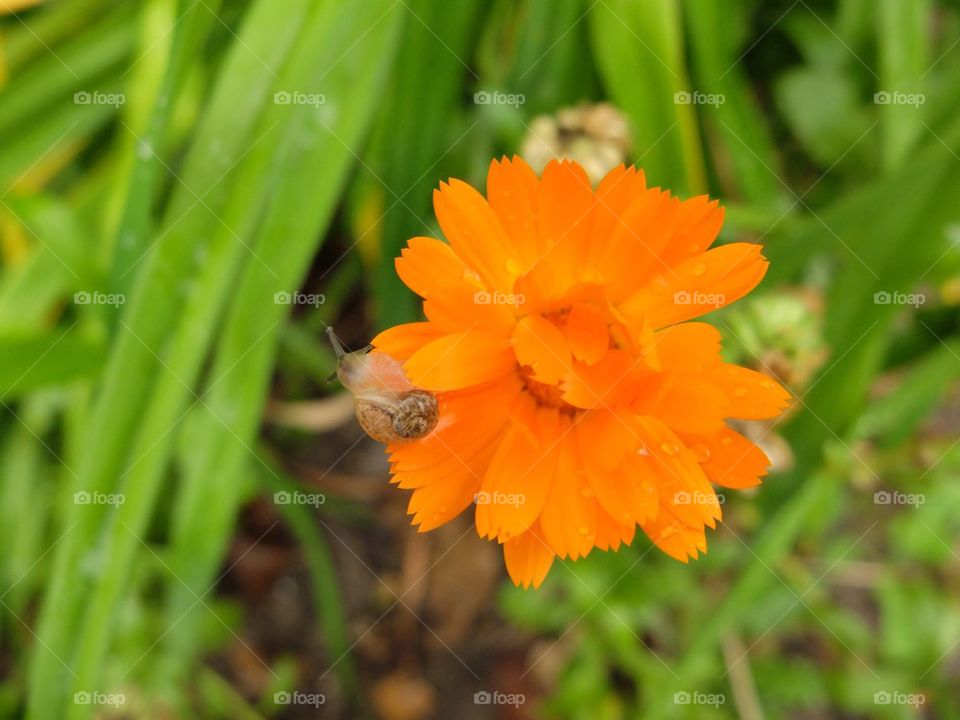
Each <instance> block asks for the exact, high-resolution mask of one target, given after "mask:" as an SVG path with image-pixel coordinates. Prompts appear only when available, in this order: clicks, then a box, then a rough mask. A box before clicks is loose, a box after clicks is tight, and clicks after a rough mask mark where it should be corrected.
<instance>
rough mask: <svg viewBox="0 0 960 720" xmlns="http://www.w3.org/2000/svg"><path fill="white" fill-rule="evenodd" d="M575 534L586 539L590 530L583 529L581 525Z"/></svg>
mask: <svg viewBox="0 0 960 720" xmlns="http://www.w3.org/2000/svg"><path fill="white" fill-rule="evenodd" d="M577 532H578V533H580V534H581V535H583V536H584V537H586V536H587V535H589V534H590V528H587V527H583V526H582V525H581V526H580V527H579V528H578V529H577Z"/></svg>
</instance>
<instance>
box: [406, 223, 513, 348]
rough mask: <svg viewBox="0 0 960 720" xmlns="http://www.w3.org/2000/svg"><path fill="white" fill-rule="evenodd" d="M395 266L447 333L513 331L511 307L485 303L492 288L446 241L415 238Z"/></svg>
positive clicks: (425, 312) (428, 311)
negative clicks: (475, 328)
mask: <svg viewBox="0 0 960 720" xmlns="http://www.w3.org/2000/svg"><path fill="white" fill-rule="evenodd" d="M395 265H396V268H397V274H398V275H399V276H400V279H401V280H403V282H404V284H406V286H407V287H409V288H410V289H411V290H413V291H414V292H415V293H417V294H418V295H420V296H421V297H422V298H424V304H423V310H424V314H425V315H426V316H427V318H428V319H430V320H431V321H432V322H435V323H436V324H437V325H438V326H439V327H442V328H443V329H444V330H446V331H447V332H458V331H461V330H464V329H466V328H470V327H477V328H479V329H481V330H484V329H486V330H493V331H500V330H502V331H504V332H509V331H510V329H511V328H512V327H513V324H514V322H515V318H514V315H513V313H512V312H511V310H510V308H509V307H507V306H506V305H502V304H499V303H490V302H484V300H485V299H486V298H489V297H490V295H491V293H490V291H489V288H488V287H487V286H486V285H485V284H484V283H483V281H482V280H481V278H480V276H479V275H478V274H477V273H476V272H475V271H474V270H471V269H469V268H468V267H467V266H466V265H464V263H463V261H462V260H461V259H460V258H459V257H458V256H457V255H456V253H454V251H453V249H452V248H451V247H450V246H449V245H447V244H446V243H444V242H440V241H439V240H435V239H433V238H427V237H415V238H411V239H410V240H409V242H408V247H406V248H404V249H403V250H402V251H401V255H400V257H398V258H397V259H396V261H395Z"/></svg>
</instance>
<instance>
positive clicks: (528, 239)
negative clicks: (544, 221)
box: [487, 155, 540, 271]
mask: <svg viewBox="0 0 960 720" xmlns="http://www.w3.org/2000/svg"><path fill="white" fill-rule="evenodd" d="M539 185H540V179H539V178H538V177H537V175H536V173H534V172H533V170H532V169H531V168H530V166H529V165H527V163H526V161H524V160H523V158H521V157H519V156H518V155H514V156H513V158H512V159H509V160H508V159H507V158H503V159H502V160H500V161H497V160H494V161H493V162H491V163H490V169H489V170H488V172H487V198H488V200H489V202H490V207H492V208H493V211H494V212H495V213H496V214H497V217H498V218H500V223H501V224H502V225H503V227H504V229H505V230H506V231H507V235H509V236H510V239H511V240H512V241H513V245H514V247H515V248H516V249H517V254H518V255H519V257H520V262H521V264H522V265H523V270H524V271H526V270H528V269H530V268H531V267H533V265H534V263H536V261H537V260H538V259H539V257H540V251H539V248H538V240H537V192H538V187H539Z"/></svg>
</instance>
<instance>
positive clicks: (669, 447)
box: [660, 442, 680, 455]
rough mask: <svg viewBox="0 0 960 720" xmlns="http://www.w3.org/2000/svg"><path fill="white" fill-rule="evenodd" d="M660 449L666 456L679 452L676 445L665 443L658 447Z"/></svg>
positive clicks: (678, 447)
mask: <svg viewBox="0 0 960 720" xmlns="http://www.w3.org/2000/svg"><path fill="white" fill-rule="evenodd" d="M660 449H661V450H663V451H664V452H665V453H666V454H667V455H676V454H677V453H678V452H680V446H679V445H677V444H676V443H671V442H665V443H663V444H662V445H661V446H660Z"/></svg>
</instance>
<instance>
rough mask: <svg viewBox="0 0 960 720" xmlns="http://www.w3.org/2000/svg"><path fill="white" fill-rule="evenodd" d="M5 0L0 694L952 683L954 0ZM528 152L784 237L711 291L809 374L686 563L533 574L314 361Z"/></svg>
mask: <svg viewBox="0 0 960 720" xmlns="http://www.w3.org/2000/svg"><path fill="white" fill-rule="evenodd" d="M0 13H2V14H0V263H2V265H0V393H2V402H0V404H2V408H0V468H2V470H0V556H2V562H0V605H2V607H0V678H2V684H0V717H10V718H19V717H28V718H36V719H46V718H56V719H58V720H59V719H60V718H77V719H79V718H90V717H105V718H106V717H111V718H112V717H115V718H240V719H243V718H267V717H278V718H300V717H331V718H355V717H380V718H388V719H390V718H397V719H398V720H402V719H404V718H419V717H438V718H450V717H457V718H467V719H468V720H469V718H489V717H504V718H537V717H543V718H576V719H581V718H582V719H584V720H588V719H589V720H594V719H597V720H607V719H610V720H615V719H619V718H673V717H677V718H687V717H689V718H735V717H741V718H749V719H758V718H920V717H922V718H958V717H960V691H958V687H960V683H958V680H960V599H958V598H960V553H958V551H960V542H958V538H960V513H958V512H957V510H958V509H960V485H958V483H957V477H958V470H960V449H958V447H957V446H958V444H960V433H958V430H960V411H958V407H960V382H958V380H960V323H958V319H960V316H958V312H957V309H958V303H960V246H958V241H960V112H958V109H960V106H958V98H960V47H958V45H960V3H957V2H955V1H954V0H941V1H935V0H836V1H832V2H828V1H826V0H823V1H820V0H796V1H793V2H792V1H790V0H782V1H780V0H777V1H770V2H761V1H760V0H514V1H510V0H457V1H456V2H442V1H441V0H356V1H355V2H351V3H342V2H336V1H335V0H285V1H284V2H278V1H277V0H193V1H191V0H182V1H178V0H127V1H126V2H119V3H118V2H111V1H110V0H64V1H60V2H57V1H51V2H46V3H40V4H36V3H33V2H29V1H24V0H19V1H8V2H0ZM504 153H506V154H513V153H522V154H524V155H525V156H526V157H527V158H528V159H529V160H530V162H531V163H534V164H535V165H536V164H538V163H541V164H542V162H543V161H545V159H546V157H548V156H550V155H556V154H559V155H564V156H570V157H575V158H577V159H579V160H581V161H582V162H584V163H585V164H586V165H587V166H588V167H589V168H591V171H592V172H602V171H603V170H604V169H607V168H609V167H611V166H612V165H614V164H616V163H618V162H620V161H621V160H622V161H625V162H628V163H636V164H638V165H639V166H642V167H643V168H644V169H645V170H646V172H647V176H648V178H649V179H650V182H651V183H652V184H656V185H662V186H664V187H668V188H671V189H672V190H674V191H675V192H677V193H678V194H680V195H682V196H691V195H696V194H701V193H709V194H710V195H712V196H714V197H718V198H720V199H721V201H722V202H723V204H724V205H725V206H726V207H727V222H726V225H725V228H724V230H723V233H722V235H721V242H726V241H730V240H751V241H759V242H762V243H763V244H764V245H765V246H766V251H765V252H766V254H767V255H768V257H769V258H770V260H771V269H770V272H769V274H768V276H767V279H766V280H765V281H764V283H763V285H762V286H761V288H760V289H759V290H757V291H756V292H755V293H754V294H753V295H752V296H751V297H750V298H749V299H748V300H745V301H742V302H741V303H738V304H737V305H735V306H733V307H732V308H729V309H726V310H724V311H722V312H720V313H716V314H715V315H714V316H711V318H710V319H711V321H712V322H715V323H716V324H717V325H718V327H720V329H721V330H722V331H723V334H724V337H725V338H726V341H727V348H726V352H727V353H728V355H729V356H730V357H731V358H735V359H737V360H738V361H740V362H743V363H746V364H751V365H754V366H756V367H760V368H765V369H768V370H770V371H771V372H775V373H776V374H777V375H779V376H780V377H781V378H782V379H783V380H784V381H785V382H786V383H787V384H788V385H789V387H790V388H791V390H792V391H793V392H794V394H795V395H796V397H797V398H798V402H797V407H796V408H795V409H794V411H793V412H792V413H791V414H790V415H788V416H787V417H786V418H784V419H783V420H782V421H780V422H778V423H774V424H772V425H768V426H764V427H760V428H758V429H757V428H755V429H754V430H753V432H754V436H755V437H757V438H758V440H759V441H760V442H761V443H762V444H764V447H766V448H767V449H768V452H769V454H771V456H772V457H773V458H774V460H775V470H776V471H775V472H774V474H772V475H771V476H770V477H769V478H768V480H767V482H766V483H765V484H764V485H763V486H762V487H761V488H759V489H758V490H757V491H751V492H746V493H728V494H727V496H726V498H725V500H726V504H725V513H724V514H725V523H724V525H723V526H722V527H720V528H719V529H718V530H717V531H715V532H713V533H712V534H710V535H709V538H708V541H709V544H710V552H709V554H708V555H707V556H706V557H704V558H702V559H700V560H698V561H697V562H695V563H692V564H691V565H689V566H684V565H680V564H678V563H676V562H674V561H672V560H670V559H669V558H667V557H665V556H662V555H661V554H660V553H659V552H657V551H656V550H653V551H651V546H650V545H649V543H648V542H647V541H646V539H645V538H638V539H637V541H636V542H635V543H634V545H633V546H632V547H631V548H628V549H626V550H623V551H621V552H619V553H617V554H609V553H599V552H597V553H594V554H593V555H591V556H590V557H589V558H588V559H587V560H585V561H581V562H578V563H576V564H570V563H557V564H556V565H555V566H554V568H553V570H552V571H551V574H550V577H549V578H548V580H547V581H546V583H545V584H544V586H543V588H542V589H541V590H540V591H538V592H523V591H519V590H516V589H515V588H513V587H512V586H509V585H508V584H506V583H505V582H504V576H503V572H502V569H501V566H500V562H501V561H500V560H499V558H498V557H497V556H496V554H495V553H494V555H493V556H491V555H490V553H491V552H492V551H494V550H495V548H493V547H492V546H490V545H489V544H485V543H481V542H480V541H479V540H477V539H476V538H475V537H474V535H473V532H472V530H470V524H469V518H466V519H464V520H463V522H462V523H461V524H459V525H456V526H454V527H453V528H452V531H451V532H447V530H448V529H444V530H443V531H438V532H437V533H435V534H434V535H431V536H430V537H429V538H424V537H420V536H417V535H416V533H415V532H414V530H413V529H411V528H409V527H408V526H407V524H406V522H407V520H406V518H405V516H404V498H403V497H402V496H403V493H399V492H396V491H395V490H392V489H389V488H388V487H387V483H386V465H385V462H384V460H383V457H382V452H381V450H380V448H379V446H377V445H376V444H374V443H372V442H368V441H365V440H364V439H363V438H362V436H361V435H360V434H359V432H358V431H357V429H356V427H355V425H354V424H353V423H352V421H351V420H350V419H349V412H350V406H349V401H347V402H346V404H345V403H344V401H343V400H344V399H343V397H342V396H340V395H338V394H336V393H337V391H336V389H335V388H334V387H333V386H329V385H327V384H326V383H325V378H326V376H327V375H328V374H329V373H330V372H331V370H332V369H333V358H332V355H331V353H330V352H329V350H328V348H327V347H325V344H324V343H325V340H324V337H323V331H324V328H325V327H326V326H327V325H329V324H334V325H336V327H337V329H338V332H339V333H340V334H341V335H342V336H343V337H344V338H345V340H346V341H347V342H348V343H350V344H351V345H352V346H353V347H359V346H361V345H363V344H365V343H366V342H367V341H368V340H369V338H370V337H372V335H373V333H374V332H375V331H376V330H378V329H380V328H383V327H386V326H389V325H391V324H394V323H397V322H403V321H407V320H411V319H415V318H416V317H417V314H418V307H417V304H416V299H415V298H414V297H413V296H412V295H411V294H410V293H409V292H408V291H407V290H406V289H405V288H404V287H403V286H402V285H401V284H400V283H399V281H398V280H397V278H396V276H395V274H394V271H393V262H392V259H393V257H394V256H395V255H397V254H398V252H399V249H400V248H401V247H402V246H403V244H404V243H405V241H406V239H407V238H408V237H410V236H412V235H436V233H437V230H436V227H435V223H434V220H433V218H432V211H431V191H432V189H433V188H434V187H435V186H436V185H437V183H438V182H439V181H440V180H441V179H445V178H446V177H448V176H456V177H460V178H463V179H466V180H468V181H470V182H472V183H474V184H475V185H477V186H478V187H482V186H483V182H484V176H485V171H486V167H487V164H488V163H489V161H490V159H491V158H492V157H494V156H499V155H501V154H504ZM291 498H293V500H291ZM475 693H480V694H479V695H475ZM484 693H488V694H487V695H484ZM497 693H499V694H497ZM487 701H489V702H487Z"/></svg>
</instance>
